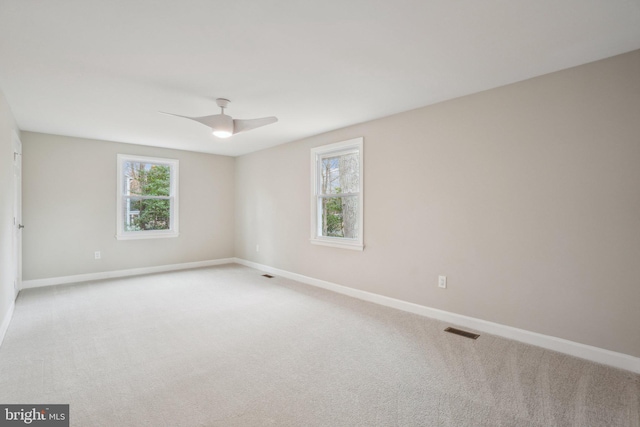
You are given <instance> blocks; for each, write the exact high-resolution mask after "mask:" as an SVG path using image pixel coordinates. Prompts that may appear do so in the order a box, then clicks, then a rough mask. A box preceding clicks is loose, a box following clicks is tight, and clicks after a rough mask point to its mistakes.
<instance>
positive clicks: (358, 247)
mask: <svg viewBox="0 0 640 427" xmlns="http://www.w3.org/2000/svg"><path fill="white" fill-rule="evenodd" d="M309 241H310V242H311V244H313V245H320V246H329V247H332V248H341V249H350V250H353V251H363V250H364V245H363V244H362V243H360V242H345V241H340V240H333V239H331V240H329V239H309Z"/></svg>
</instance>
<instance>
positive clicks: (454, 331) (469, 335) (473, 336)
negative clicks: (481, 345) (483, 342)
mask: <svg viewBox="0 0 640 427" xmlns="http://www.w3.org/2000/svg"><path fill="white" fill-rule="evenodd" d="M444 331H445V332H451V333H452V334H456V335H460V336H463V337H467V338H471V339H472V340H475V339H476V338H478V337H479V336H480V335H478V334H472V333H471V332H467V331H462V330H460V329H456V328H447V329H445V330H444Z"/></svg>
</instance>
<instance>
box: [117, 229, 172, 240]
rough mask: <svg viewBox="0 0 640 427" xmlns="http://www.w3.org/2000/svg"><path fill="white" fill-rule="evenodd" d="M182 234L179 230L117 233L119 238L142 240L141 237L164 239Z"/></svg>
mask: <svg viewBox="0 0 640 427" xmlns="http://www.w3.org/2000/svg"><path fill="white" fill-rule="evenodd" d="M179 235H180V234H179V233H177V232H173V231H172V232H168V233H167V232H159V233H155V232H153V231H146V232H144V231H133V232H129V233H125V234H117V235H116V239H117V240H140V239H164V238H167V237H178V236H179Z"/></svg>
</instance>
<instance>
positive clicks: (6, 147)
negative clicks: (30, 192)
mask: <svg viewBox="0 0 640 427" xmlns="http://www.w3.org/2000/svg"><path fill="white" fill-rule="evenodd" d="M14 132H15V133H18V134H19V130H18V127H17V126H16V123H15V120H14V118H13V114H12V113H11V108H10V107H9V104H8V103H7V101H6V99H5V97H4V94H3V93H2V91H0V324H1V323H2V321H3V320H4V318H5V316H6V315H7V313H8V311H9V307H11V303H12V302H13V301H14V300H15V292H14V287H13V279H14V271H15V267H14V266H15V254H14V253H13V252H14V250H13V234H12V233H13V227H14V225H13V215H14V204H15V203H14V179H13V134H14Z"/></svg>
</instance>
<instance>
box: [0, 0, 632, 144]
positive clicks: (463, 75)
mask: <svg viewBox="0 0 640 427" xmlns="http://www.w3.org/2000/svg"><path fill="white" fill-rule="evenodd" d="M638 48H640V0H562V1H559V0H526V1H525V0H521V1H518V0H393V1H390V0H387V1H382V0H317V1H311V0H297V1H296V0H289V1H285V0H273V1H268V0H263V1H260V0H253V1H248V0H227V1H217V0H181V1H169V0H164V1H162V0H109V1H105V0H60V1H51V0H0V89H1V90H2V91H3V92H4V93H5V95H6V98H7V100H8V102H9V104H10V105H11V108H12V110H13V113H14V115H15V117H16V120H17V122H18V126H19V127H20V129H22V130H27V131H35V132H45V133H52V134H61V135H71V136H78V137H85V138H96V139H104V140H111V141H121V142H128V143H135V144H144V145H154V146H160V147H170V148H177V149H184V150H192V151H201V152H206V153H216V154H225V155H241V154H244V153H248V152H251V151H255V150H260V149H263V148H267V147H270V146H274V145H277V144H281V143H285V142H289V141H294V140H297V139H301V138H304V137H307V136H311V135H315V134H319V133H322V132H326V131H329V130H332V129H337V128H341V127H344V126H348V125H351V124H355V123H360V122H363V121H367V120H372V119H375V118H379V117H384V116H387V115H390V114H394V113H399V112H402V111H407V110H410V109H414V108H418V107H422V106H425V105H429V104H433V103H436V102H439V101H443V100H446V99H451V98H455V97H459V96H462V95H466V94H470V93H474V92H478V91H482V90H486V89H490V88H493V87H497V86H502V85H505V84H508V83H513V82H516V81H520V80H523V79H527V78H530V77H534V76H538V75H541V74H546V73H549V72H552V71H557V70H560V69H564V68H568V67H571V66H575V65H580V64H583V63H586V62H591V61H595V60H598V59H602V58H606V57H609V56H613V55H616V54H619V53H624V52H628V51H631V50H635V49H638ZM218 97H224V98H229V99H230V100H231V101H232V103H231V105H230V107H229V108H228V109H227V113H228V114H229V115H231V116H233V117H234V118H240V119H247V118H256V117H264V116H271V115H275V116H277V117H278V118H279V122H278V123H276V124H273V125H269V126H265V127H263V128H259V129H256V130H252V131H250V132H247V133H244V134H239V135H236V136H234V137H232V138H230V139H227V140H219V139H217V138H215V137H214V136H213V135H211V133H210V131H209V130H208V128H206V127H204V126H203V125H200V124H198V123H196V122H192V121H189V120H184V119H179V118H175V117H170V116H166V115H161V114H158V111H168V112H172V113H177V114H181V115H188V116H202V115H208V114H217V113H218V112H219V109H218V107H217V106H216V104H215V101H214V100H215V98H218Z"/></svg>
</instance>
